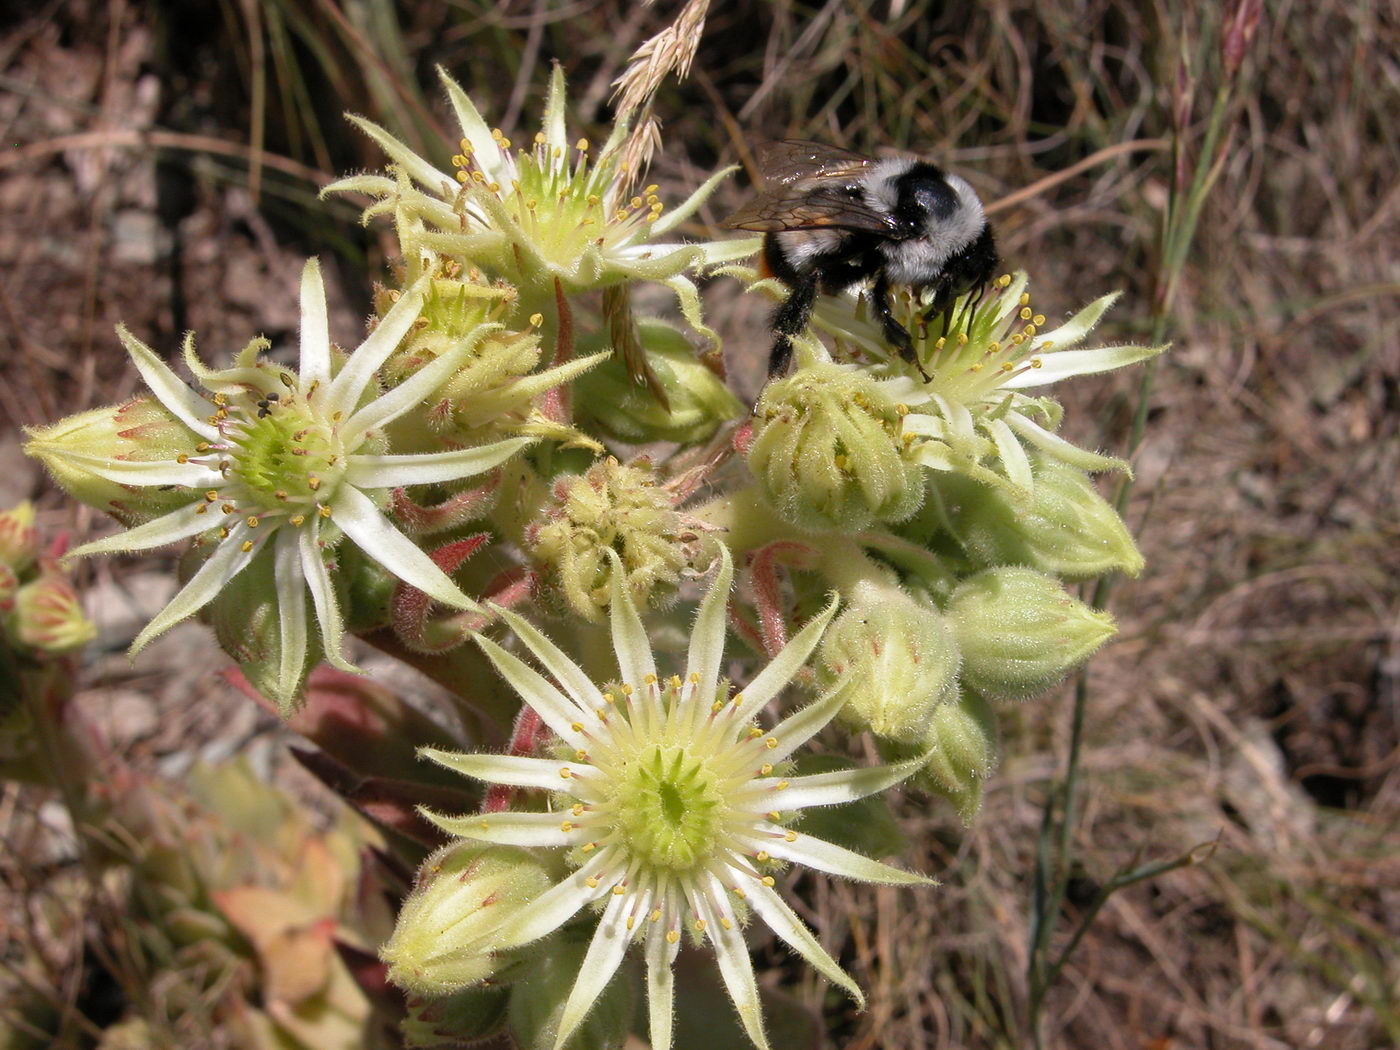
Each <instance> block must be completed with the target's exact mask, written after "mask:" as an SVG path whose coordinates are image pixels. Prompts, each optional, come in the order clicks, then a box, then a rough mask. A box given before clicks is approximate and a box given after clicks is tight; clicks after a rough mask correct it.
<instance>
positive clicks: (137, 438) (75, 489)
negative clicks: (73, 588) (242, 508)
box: [24, 397, 198, 526]
mask: <svg viewBox="0 0 1400 1050" xmlns="http://www.w3.org/2000/svg"><path fill="white" fill-rule="evenodd" d="M28 434H29V439H30V440H29V442H28V443H27V444H26V445H25V446H24V451H25V452H26V453H28V454H29V455H31V456H34V457H35V458H36V459H38V460H39V461H40V462H41V463H43V464H44V466H45V467H46V468H47V469H48V471H49V473H50V474H51V475H53V479H54V481H56V482H58V484H59V485H60V486H61V487H62V488H63V490H64V491H65V492H67V493H68V494H69V495H70V496H72V497H74V498H75V499H77V500H79V501H81V502H83V503H86V504H87V505H88V506H89V507H96V508H97V509H98V510H102V511H106V512H107V513H108V514H111V515H112V516H113V517H114V518H116V519H117V520H118V521H120V522H121V523H122V524H123V525H127V526H131V525H138V524H140V523H142V522H145V521H150V520H151V519H152V518H156V517H159V516H160V515H162V514H166V513H168V512H170V511H172V510H176V509H178V508H180V507H183V506H185V505H186V504H188V503H190V502H192V501H193V500H195V499H197V498H198V495H197V494H195V493H191V492H190V491H189V490H187V489H180V488H174V487H169V488H167V487H165V486H155V485H149V484H145V483H142V484H140V485H123V484H120V483H119V482H116V481H109V480H108V479H107V478H103V477H98V476H97V475H96V474H94V473H93V472H92V471H91V470H89V469H88V467H87V462H86V461H92V460H97V461H100V462H103V463H105V462H107V461H108V460H119V461H120V460H130V461H134V462H146V461H150V460H162V459H175V458H177V457H178V456H179V455H181V454H187V455H192V454H193V453H194V451H195V445H196V443H197V438H196V437H195V435H194V434H193V433H191V432H190V431H189V430H188V429H186V427H185V426H184V424H182V423H181V422H180V421H179V420H177V419H176V418H175V417H174V416H173V415H171V414H170V413H169V412H168V411H166V410H165V408H164V407H162V406H161V404H160V402H159V401H157V400H156V399H155V398H153V397H137V398H133V399H132V400H130V401H128V402H126V403H125V404H121V405H108V406H106V407H104V408H94V409H92V410H90V411H88V412H80V413H78V414H77V415H76V416H69V417H68V418H67V419H61V420H59V421H58V422H57V423H54V424H52V425H51V426H47V427H34V428H32V429H30V430H29V431H28Z"/></svg>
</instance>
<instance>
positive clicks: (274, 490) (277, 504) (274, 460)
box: [229, 401, 345, 511]
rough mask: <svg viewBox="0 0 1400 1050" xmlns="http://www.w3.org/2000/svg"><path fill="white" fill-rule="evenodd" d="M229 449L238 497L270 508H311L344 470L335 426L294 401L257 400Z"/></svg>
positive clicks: (342, 454) (321, 500)
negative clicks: (291, 402) (237, 486)
mask: <svg viewBox="0 0 1400 1050" xmlns="http://www.w3.org/2000/svg"><path fill="white" fill-rule="evenodd" d="M229 451H230V458H231V459H232V466H231V469H230V472H229V473H230V476H231V477H232V478H233V479H235V480H237V481H238V482H240V483H241V487H242V489H243V492H242V493H240V496H242V497H244V498H245V499H246V500H247V501H248V502H251V503H254V504H256V505H258V506H259V507H260V508H262V509H263V510H268V511H282V510H288V511H292V510H303V511H304V510H310V509H312V508H314V507H315V505H316V504H318V503H322V502H324V501H326V500H327V499H329V497H330V494H331V493H332V492H334V491H335V487H336V484H337V483H338V482H339V481H340V477H341V475H342V474H344V473H345V454H344V450H343V449H342V447H341V443H340V440H339V438H338V437H337V436H336V434H335V431H334V429H333V428H332V427H330V426H328V425H327V424H326V422H325V421H323V420H321V419H320V418H318V417H317V416H315V415H314V414H312V413H309V412H307V411H306V410H305V408H303V407H302V406H300V405H294V404H290V403H278V402H275V401H272V402H259V403H258V406H257V408H256V410H255V411H254V412H253V413H251V414H249V415H248V416H247V417H245V418H244V419H243V420H242V422H241V425H240V426H239V427H238V430H237V432H236V436H234V437H233V440H232V447H231V448H230V450H229ZM240 502H242V500H240Z"/></svg>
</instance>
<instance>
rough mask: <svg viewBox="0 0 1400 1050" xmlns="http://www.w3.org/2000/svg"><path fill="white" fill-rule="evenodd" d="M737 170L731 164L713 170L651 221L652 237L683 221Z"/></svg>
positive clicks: (667, 231) (751, 252)
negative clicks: (681, 199)
mask: <svg viewBox="0 0 1400 1050" xmlns="http://www.w3.org/2000/svg"><path fill="white" fill-rule="evenodd" d="M738 170H739V165H737V164H731V165H730V166H729V167H727V168H721V169H720V170H719V171H717V172H715V173H714V174H713V175H711V176H710V177H709V178H708V179H706V180H705V181H704V182H702V183H701V184H700V188H699V189H697V190H696V191H695V192H694V193H692V194H691V195H690V196H689V197H687V198H686V199H685V200H683V201H681V203H680V204H677V205H676V206H675V207H674V208H672V209H671V210H670V211H669V212H667V213H665V214H664V215H662V217H661V218H660V219H658V220H657V221H656V222H654V223H652V226H651V235H652V236H653V237H664V236H666V234H668V233H670V232H671V231H672V230H674V229H675V228H676V227H677V226H679V225H680V224H681V223H683V222H685V221H686V220H687V219H689V218H690V217H691V216H692V215H694V214H695V213H696V211H698V210H699V208H700V205H702V204H704V203H705V201H706V200H708V199H709V196H710V194H712V193H714V192H715V187H717V186H718V185H719V184H720V183H721V182H723V181H724V180H725V179H727V178H729V176H731V175H733V174H734V173H735V172H736V171H738ZM755 250H756V249H755ZM745 254H747V255H752V254H753V251H752V250H751V251H749V252H746V253H745Z"/></svg>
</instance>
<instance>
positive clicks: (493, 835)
mask: <svg viewBox="0 0 1400 1050" xmlns="http://www.w3.org/2000/svg"><path fill="white" fill-rule="evenodd" d="M418 812H419V813H420V814H422V815H423V816H424V817H426V818H427V819H428V820H430V821H432V822H433V823H434V824H436V825H437V826H438V827H440V828H442V830H443V831H445V832H447V833H448V834H449V835H456V836H457V837H458V838H463V839H473V840H475V841H477V842H494V843H495V844H496V845H498V846H538V847H541V848H546V847H555V848H558V847H560V846H572V845H581V844H582V843H583V842H584V841H585V840H584V839H583V837H582V836H581V835H580V834H579V832H578V831H565V830H564V829H563V821H562V819H561V818H560V816H559V814H557V813H511V812H504V813H469V814H467V815H466V816H464V817H449V816H447V815H446V814H443V813H435V812H433V811H432V810H431V809H428V808H427V807H426V806H419V807H418Z"/></svg>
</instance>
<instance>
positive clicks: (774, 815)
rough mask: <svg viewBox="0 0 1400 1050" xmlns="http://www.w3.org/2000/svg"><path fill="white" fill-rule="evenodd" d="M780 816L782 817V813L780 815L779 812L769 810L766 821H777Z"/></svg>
mask: <svg viewBox="0 0 1400 1050" xmlns="http://www.w3.org/2000/svg"><path fill="white" fill-rule="evenodd" d="M781 816H782V813H780V812H779V811H778V810H776V809H770V810H769V811H768V819H769V820H777V819H778V818H779V817H781Z"/></svg>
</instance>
